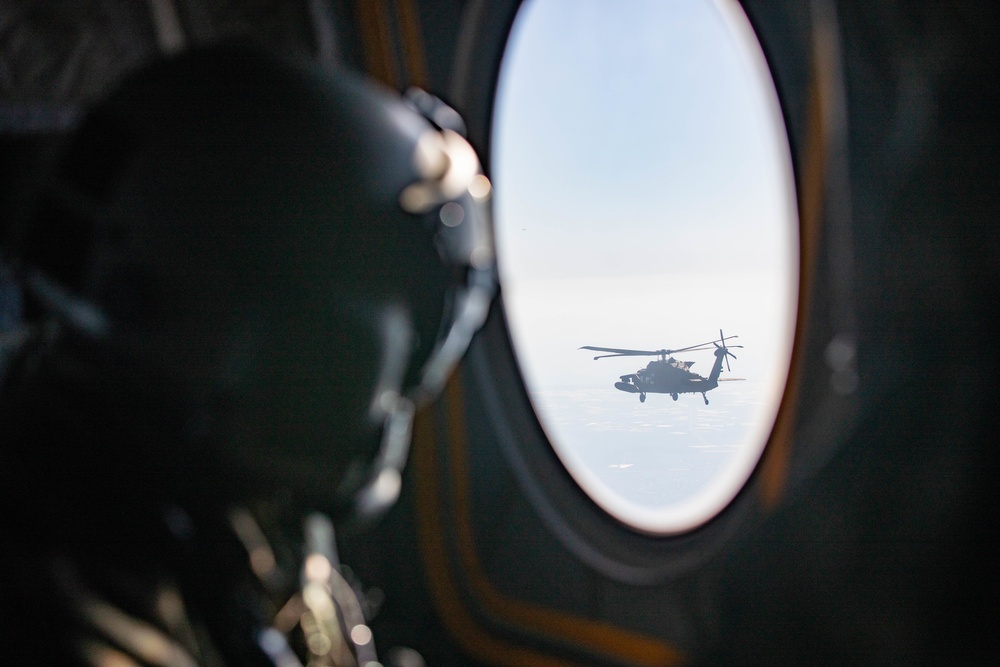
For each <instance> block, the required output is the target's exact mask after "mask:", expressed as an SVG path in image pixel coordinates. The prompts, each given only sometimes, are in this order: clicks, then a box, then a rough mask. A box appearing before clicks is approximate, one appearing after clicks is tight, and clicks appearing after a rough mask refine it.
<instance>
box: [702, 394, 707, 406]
mask: <svg viewBox="0 0 1000 667" xmlns="http://www.w3.org/2000/svg"><path fill="white" fill-rule="evenodd" d="M701 397H702V398H704V399H705V405H708V396H706V395H705V394H702V395H701Z"/></svg>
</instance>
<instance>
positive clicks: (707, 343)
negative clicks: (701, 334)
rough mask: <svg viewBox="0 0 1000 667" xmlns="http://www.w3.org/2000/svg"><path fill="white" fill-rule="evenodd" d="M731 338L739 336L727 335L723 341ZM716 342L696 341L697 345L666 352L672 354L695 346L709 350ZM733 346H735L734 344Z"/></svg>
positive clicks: (689, 350)
mask: <svg viewBox="0 0 1000 667" xmlns="http://www.w3.org/2000/svg"><path fill="white" fill-rule="evenodd" d="M733 338H739V336H729V337H728V338H724V339H723V341H726V340H731V339H733ZM717 344H718V342H717V341H714V340H709V341H705V342H704V343H698V344H697V345H689V346H688V347H682V348H680V349H679V350H667V354H674V353H675V352H691V351H693V350H694V349H695V348H704V349H706V350H711V349H712V346H713V345H717ZM733 347H736V346H735V345H734V346H733Z"/></svg>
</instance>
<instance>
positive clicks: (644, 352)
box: [578, 345, 663, 357]
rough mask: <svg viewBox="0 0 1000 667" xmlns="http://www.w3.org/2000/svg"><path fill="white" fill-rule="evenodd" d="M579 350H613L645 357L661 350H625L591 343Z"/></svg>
mask: <svg viewBox="0 0 1000 667" xmlns="http://www.w3.org/2000/svg"><path fill="white" fill-rule="evenodd" d="M578 349H580V350H593V351H594V352H613V353H614V354H615V355H621V356H625V357H645V356H651V355H654V354H661V353H662V352H663V350H627V349H621V348H617V347H594V346H593V345H584V346H583V347H581V348H578Z"/></svg>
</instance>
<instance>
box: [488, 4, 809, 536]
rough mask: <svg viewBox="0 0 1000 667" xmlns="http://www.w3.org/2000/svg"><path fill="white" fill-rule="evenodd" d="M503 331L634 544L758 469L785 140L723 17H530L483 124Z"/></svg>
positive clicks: (780, 363)
mask: <svg viewBox="0 0 1000 667" xmlns="http://www.w3.org/2000/svg"><path fill="white" fill-rule="evenodd" d="M492 146H493V176H494V180H495V185H496V199H495V213H496V234H497V246H498V253H497V255H498V259H499V262H500V265H499V268H500V278H501V285H502V299H503V304H504V309H505V315H506V318H507V322H508V325H509V328H510V335H511V339H512V341H513V344H514V349H515V352H516V354H517V358H518V362H519V365H520V367H521V372H522V376H523V378H524V381H525V384H526V387H527V390H528V393H529V396H530V398H531V401H532V404H533V406H534V408H535V411H536V413H537V415H538V418H539V421H540V423H541V425H542V427H543V428H544V430H545V432H546V433H547V435H548V437H549V440H550V441H551V443H552V446H553V447H554V449H555V451H556V453H557V454H558V456H559V458H560V460H561V461H562V462H563V463H564V465H565V466H566V467H567V469H568V470H569V472H570V473H571V475H572V476H573V478H574V479H575V480H576V481H577V483H578V484H579V485H580V486H581V487H582V488H583V489H584V490H585V491H586V492H587V493H588V494H589V495H590V496H591V497H592V498H593V499H594V501H595V502H597V503H598V504H599V505H600V506H601V507H603V508H604V509H605V510H606V511H607V512H609V513H610V514H611V515H613V516H614V517H616V518H617V519H619V520H620V521H621V522H623V523H625V524H627V525H629V526H631V527H632V528H634V529H637V530H640V531H643V532H648V533H653V534H663V535H666V534H676V533H680V532H684V531H687V530H691V529H693V528H695V527H697V526H699V525H701V524H703V523H704V522H706V521H708V520H709V519H711V518H712V517H713V516H715V515H716V514H717V513H718V512H720V511H721V510H722V509H723V508H724V507H725V506H726V505H727V504H728V503H729V502H730V501H731V500H732V499H733V498H734V497H735V495H736V494H737V493H738V491H739V490H740V488H742V486H743V485H744V484H745V482H746V480H747V479H748V477H749V475H750V473H751V472H752V470H753V468H754V466H755V465H756V464H757V462H758V460H759V459H760V456H761V453H762V451H763V448H764V446H765V444H766V442H767V439H768V437H769V434H770V431H771V428H772V426H773V423H774V419H775V416H776V414H777V410H778V405H779V403H780V400H781V396H782V393H783V391H784V385H785V381H786V378H787V373H788V367H789V359H790V355H791V343H792V337H793V333H794V326H795V314H796V305H795V304H796V298H797V290H798V223H797V217H796V209H795V193H794V181H793V177H792V167H791V160H790V157H789V148H788V140H787V136H786V134H785V130H784V125H783V123H782V121H781V114H780V110H779V107H778V101H777V95H776V93H775V90H774V85H773V82H772V80H771V78H770V75H769V73H768V70H767V66H766V64H765V60H764V56H763V54H762V52H761V49H760V45H759V44H758V42H757V40H756V38H755V36H754V34H753V31H752V29H751V27H750V24H749V22H748V21H747V18H746V16H745V15H744V14H743V13H742V10H741V9H740V7H739V5H738V4H737V3H736V2H735V0H717V1H712V0H675V1H672V2H662V1H661V0H633V1H631V2H626V3H618V2H616V3H610V2H603V1H601V0H585V1H583V0H529V1H527V2H525V3H524V4H523V5H522V7H521V10H520V11H519V13H518V16H517V19H516V21H515V24H514V27H513V30H512V32H511V36H510V39H509V42H508V45H507V50H506V53H505V56H504V60H503V65H502V70H501V74H500V81H499V86H498V90H497V101H496V106H495V113H494V125H493V139H492Z"/></svg>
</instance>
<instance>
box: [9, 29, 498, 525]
mask: <svg viewBox="0 0 1000 667" xmlns="http://www.w3.org/2000/svg"><path fill="white" fill-rule="evenodd" d="M415 99H416V101H417V102H418V104H415V103H409V102H407V101H406V100H404V99H403V98H401V97H399V96H398V95H396V94H395V93H392V92H390V91H387V90H383V89H381V88H378V87H376V86H375V85H374V84H371V83H368V82H366V81H364V80H362V79H360V78H359V77H357V76H354V75H351V74H349V73H347V72H337V73H335V74H332V75H331V74H329V73H322V72H320V71H318V70H312V69H310V68H308V67H306V66H301V65H292V64H289V63H286V62H284V61H281V60H278V59H275V58H272V57H270V56H266V55H263V54H261V53H259V52H255V51H252V50H248V49H244V48H240V47H227V48H217V49H213V50H208V51H202V52H196V53H190V54H187V55H184V56H181V57H180V58H177V59H173V60H170V61H166V62H162V63H159V64H157V65H155V66H153V67H152V68H150V69H148V70H146V71H144V72H141V73H140V74H139V75H138V76H135V77H133V78H132V79H130V80H129V81H127V82H126V83H125V84H124V85H122V86H121V88H120V90H119V91H118V92H117V93H116V94H114V95H113V96H112V97H111V99H109V100H107V101H106V102H105V103H103V104H101V105H100V106H99V107H98V108H97V109H95V110H93V112H92V113H91V114H89V115H88V117H87V119H86V120H85V122H84V123H83V125H82V127H81V128H80V130H79V132H78V133H77V135H76V137H75V139H74V140H73V142H72V143H71V146H70V147H69V150H68V153H67V155H66V159H65V161H64V164H63V167H62V169H61V170H60V173H59V175H58V178H57V180H56V182H55V184H54V185H53V187H52V188H51V189H50V191H49V192H48V193H47V196H46V198H45V204H44V205H43V206H42V207H41V209H40V210H41V211H42V215H41V219H40V221H39V225H38V226H37V227H36V229H35V239H34V241H33V243H32V244H31V248H30V249H29V252H28V262H29V264H30V265H33V266H35V267H36V268H38V269H40V271H39V272H38V273H35V274H32V275H31V276H30V277H29V284H30V285H31V291H32V292H33V293H34V294H35V296H36V298H38V299H39V301H40V302H42V303H43V304H44V305H45V307H46V308H47V309H48V310H49V312H50V314H52V315H54V316H55V318H56V319H58V320H59V321H60V328H59V333H58V334H57V335H56V336H55V338H54V342H53V343H52V344H51V345H49V346H47V347H46V348H45V349H44V350H43V351H41V352H38V353H36V357H37V359H36V360H35V362H34V363H33V364H29V365H28V366H26V368H28V370H24V371H22V373H23V375H24V377H25V378H26V380H24V381H25V382H26V383H27V385H30V386H32V387H35V388H36V390H37V391H36V394H37V398H36V401H35V403H34V409H36V410H40V411H42V412H44V411H45V410H49V411H51V412H52V413H53V414H57V415H66V414H71V413H76V414H78V415H79V418H78V419H75V421H74V420H70V421H72V422H73V423H72V424H70V425H69V428H71V429H74V430H75V432H76V433H77V437H78V438H79V439H80V440H79V441H78V442H76V443H74V444H73V447H83V448H85V449H84V450H83V451H76V452H72V453H70V454H69V455H70V456H71V458H73V459H76V458H80V459H81V460H85V459H86V460H88V461H93V460H99V461H100V463H99V464H92V463H88V464H86V467H87V469H88V471H89V473H90V474H92V475H94V476H95V477H97V478H101V479H99V482H100V483H105V482H106V479H104V478H107V479H121V480H122V483H123V484H125V485H126V486H132V485H133V484H135V483H139V484H142V483H144V482H143V480H142V477H143V475H147V476H149V479H147V480H146V482H149V483H155V484H157V485H160V484H163V485H167V486H172V485H175V486H180V487H187V488H189V489H197V490H199V491H201V490H204V489H205V488H206V487H213V488H212V489H210V490H214V491H217V492H219V493H224V494H227V495H234V496H239V497H245V496H249V495H253V494H257V493H267V492H270V491H274V490H293V491H294V492H295V493H299V494H302V495H303V496H305V497H307V498H309V499H310V500H311V501H312V502H316V503H322V504H325V505H327V506H328V507H329V506H330V505H331V504H333V503H334V502H340V503H341V504H342V505H344V504H345V503H346V504H350V502H353V500H352V499H354V497H355V496H356V493H357V491H358V490H359V489H360V488H361V487H362V486H364V485H365V484H366V483H371V482H373V481H374V479H375V478H376V477H377V476H378V474H379V471H380V470H381V468H382V467H383V466H388V467H389V468H391V469H392V470H395V469H396V468H398V467H399V466H400V465H401V464H402V461H401V460H400V457H401V456H403V457H405V447H406V444H407V439H408V427H409V416H410V415H411V414H412V408H413V404H414V403H415V402H419V401H420V400H422V399H423V398H425V397H426V396H428V395H431V394H433V392H434V391H436V389H437V388H438V387H439V386H440V384H441V383H442V382H443V379H444V377H445V376H446V375H447V373H448V372H449V371H450V370H451V367H452V366H453V364H454V363H455V362H456V361H457V358H458V356H459V355H460V354H461V352H462V351H464V348H465V346H466V344H467V343H468V338H469V336H471V333H472V331H473V330H474V329H475V328H476V327H478V325H479V324H480V323H481V321H482V319H483V317H484V316H485V309H486V307H487V304H488V297H489V294H490V292H491V289H492V280H493V278H492V261H493V255H492V246H491V238H490V234H489V229H488V222H487V219H486V213H485V205H484V203H483V202H484V200H485V198H486V197H487V196H488V192H489V185H488V182H486V181H485V179H484V178H483V177H482V176H481V175H479V165H478V161H477V160H476V158H475V155H474V153H473V151H472V149H471V148H470V147H469V146H468V144H467V143H465V141H464V140H463V139H461V138H460V137H459V136H458V135H457V134H456V133H455V132H452V131H450V130H448V129H447V128H441V127H439V126H437V125H435V124H434V123H433V122H432V121H431V120H428V117H427V114H426V113H421V112H420V111H418V108H419V107H420V106H423V108H424V109H425V110H426V109H427V108H429V107H428V105H431V107H433V106H434V100H433V99H432V98H430V97H429V96H426V95H425V94H423V95H421V96H420V97H417V98H415ZM436 108H437V110H438V111H439V112H442V110H444V111H445V112H446V111H450V110H447V109H446V108H445V107H443V106H437V107H436ZM451 114H453V112H451ZM444 116H448V114H447V113H444V112H442V113H438V114H437V115H436V116H434V117H435V118H438V119H440V118H441V117H444ZM439 122H440V121H439ZM29 367H30V368H29ZM28 393H31V392H28ZM60 419H62V417H60ZM387 424H390V425H391V428H389V430H390V431H392V432H393V434H394V435H393V434H389V435H390V436H391V437H387V436H386V425H387ZM400 448H401V449H400ZM88 452H89V453H88ZM88 457H93V458H90V459H88ZM376 459H378V463H377V464H376V465H375V466H374V467H372V464H373V462H374V461H376ZM129 479H131V481H128V480H129ZM395 480H396V481H398V475H397V476H396V478H395ZM382 482H387V483H388V487H385V484H383V487H384V488H382V489H381V491H383V492H385V491H388V492H391V491H392V489H391V488H390V487H392V482H393V480H392V479H389V480H387V479H382ZM390 495H391V493H390ZM387 499H389V498H388V496H387V497H386V498H382V500H387ZM369 500H371V499H369Z"/></svg>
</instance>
